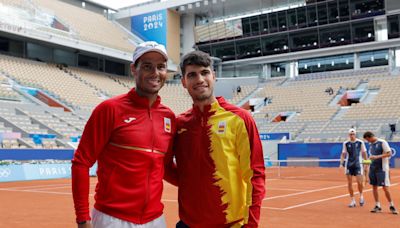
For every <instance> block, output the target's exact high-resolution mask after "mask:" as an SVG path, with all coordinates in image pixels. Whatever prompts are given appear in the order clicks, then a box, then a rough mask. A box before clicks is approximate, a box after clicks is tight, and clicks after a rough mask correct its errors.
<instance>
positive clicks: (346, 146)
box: [340, 129, 367, 207]
mask: <svg viewBox="0 0 400 228" xmlns="http://www.w3.org/2000/svg"><path fill="white" fill-rule="evenodd" d="M363 158H364V159H365V160H366V159H367V149H366V148H365V144H364V142H363V141H362V140H360V139H358V138H357V137H356V130H355V129H350V130H349V140H348V141H346V142H344V143H343V149H342V154H341V156H340V166H341V167H344V168H345V174H346V177H347V187H348V190H349V195H350V198H351V202H350V204H349V207H355V206H356V200H355V199H354V191H353V176H355V177H356V179H357V186H358V191H359V192H360V206H363V205H364V203H365V201H364V196H363V174H364V172H363V171H364V169H363V166H362V159H363Z"/></svg>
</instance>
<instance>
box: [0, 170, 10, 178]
mask: <svg viewBox="0 0 400 228" xmlns="http://www.w3.org/2000/svg"><path fill="white" fill-rule="evenodd" d="M10 175H11V169H9V168H0V178H2V177H4V178H5V177H9V176H10Z"/></svg>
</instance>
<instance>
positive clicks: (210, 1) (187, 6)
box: [114, 0, 306, 20]
mask: <svg viewBox="0 0 400 228" xmlns="http://www.w3.org/2000/svg"><path fill="white" fill-rule="evenodd" d="M305 4H306V3H305V0H283V1H276V0H258V1H255V0H253V1H243V0H176V1H175V0H174V1H166V0H154V1H149V2H145V3H143V4H139V5H134V6H130V7H125V8H122V9H119V12H118V13H116V14H115V15H114V17H115V19H121V18H126V17H131V16H135V15H140V14H144V13H149V12H154V11H157V10H162V9H173V10H175V11H176V12H178V13H180V14H196V15H204V16H206V17H209V18H213V19H222V20H224V19H227V18H229V17H234V16H238V15H245V16H246V14H249V13H254V12H258V13H260V14H261V13H266V12H268V10H273V11H279V10H283V9H287V8H295V7H299V6H302V5H305ZM263 11H264V12H263Z"/></svg>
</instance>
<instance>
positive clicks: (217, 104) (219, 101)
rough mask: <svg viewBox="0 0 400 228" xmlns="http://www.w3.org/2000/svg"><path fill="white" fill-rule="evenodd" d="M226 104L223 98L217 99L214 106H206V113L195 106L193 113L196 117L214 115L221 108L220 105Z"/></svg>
mask: <svg viewBox="0 0 400 228" xmlns="http://www.w3.org/2000/svg"><path fill="white" fill-rule="evenodd" d="M223 103H226V101H225V99H224V98H223V97H216V101H214V102H213V103H212V104H209V105H206V106H204V111H203V112H201V111H200V108H199V107H198V106H195V105H193V113H194V114H195V115H207V114H208V113H214V112H215V111H216V110H217V109H218V108H219V107H220V104H223Z"/></svg>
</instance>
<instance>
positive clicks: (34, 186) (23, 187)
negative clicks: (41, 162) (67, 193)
mask: <svg viewBox="0 0 400 228" xmlns="http://www.w3.org/2000/svg"><path fill="white" fill-rule="evenodd" d="M66 185H71V184H48V185H32V186H17V187H8V188H7V189H26V188H27V189H29V188H40V187H51V186H66Z"/></svg>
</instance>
